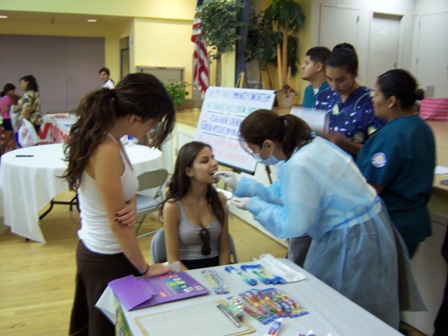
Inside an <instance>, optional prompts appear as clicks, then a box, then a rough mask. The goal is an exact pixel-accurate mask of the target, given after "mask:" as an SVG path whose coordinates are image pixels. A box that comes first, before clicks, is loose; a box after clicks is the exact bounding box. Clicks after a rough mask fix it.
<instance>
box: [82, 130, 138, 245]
mask: <svg viewBox="0 0 448 336" xmlns="http://www.w3.org/2000/svg"><path fill="white" fill-rule="evenodd" d="M109 137H110V138H112V139H113V140H114V141H115V142H116V140H115V138H113V137H112V136H111V135H110V134H109ZM120 156H121V161H122V162H123V165H124V171H123V174H122V175H121V177H120V180H121V187H122V189H123V196H124V199H125V200H126V201H129V200H130V199H131V198H132V197H133V196H134V195H135V193H136V192H137V190H138V180H137V175H136V174H135V172H134V170H133V169H132V166H131V165H130V163H129V160H128V159H127V156H126V153H125V152H124V151H123V149H120ZM78 198H79V204H80V209H81V214H80V216H81V229H80V230H79V231H78V237H79V239H81V240H82V241H83V243H84V245H85V246H86V247H87V248H88V249H89V250H91V251H93V252H96V253H101V254H116V253H120V252H122V250H121V248H120V246H119V245H118V242H117V240H116V239H115V236H114V234H113V233H112V230H111V228H110V226H109V223H108V220H107V217H106V210H105V209H104V206H103V203H102V202H101V198H100V195H99V192H98V188H97V185H96V181H95V180H94V179H93V178H92V177H91V176H90V175H89V174H88V173H87V172H86V171H85V170H84V172H83V173H82V177H81V184H80V186H79V189H78Z"/></svg>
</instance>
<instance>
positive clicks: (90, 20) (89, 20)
mask: <svg viewBox="0 0 448 336" xmlns="http://www.w3.org/2000/svg"><path fill="white" fill-rule="evenodd" d="M97 21H98V20H97V19H87V22H90V23H95V22H97Z"/></svg>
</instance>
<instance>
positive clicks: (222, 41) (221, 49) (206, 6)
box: [201, 0, 244, 86]
mask: <svg viewBox="0 0 448 336" xmlns="http://www.w3.org/2000/svg"><path fill="white" fill-rule="evenodd" d="M243 8H244V3H243V2H241V1H238V0H204V3H203V4H202V6H201V23H202V33H203V36H204V37H205V40H206V44H207V46H209V47H211V54H210V57H211V58H212V59H213V60H216V76H215V78H216V85H217V86H220V85H221V57H222V55H223V54H225V53H226V52H229V51H232V50H233V49H234V46H235V43H236V42H237V41H238V40H239V39H240V36H238V34H237V30H238V28H239V27H241V26H242V22H241V21H240V15H241V11H242V10H243Z"/></svg>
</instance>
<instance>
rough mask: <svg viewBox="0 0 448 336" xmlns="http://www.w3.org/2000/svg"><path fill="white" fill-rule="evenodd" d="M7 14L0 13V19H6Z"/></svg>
mask: <svg viewBox="0 0 448 336" xmlns="http://www.w3.org/2000/svg"><path fill="white" fill-rule="evenodd" d="M7 18H8V15H0V19H7Z"/></svg>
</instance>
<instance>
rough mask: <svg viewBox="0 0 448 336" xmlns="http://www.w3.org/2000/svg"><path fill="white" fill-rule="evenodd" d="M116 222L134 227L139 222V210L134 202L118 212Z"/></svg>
mask: <svg viewBox="0 0 448 336" xmlns="http://www.w3.org/2000/svg"><path fill="white" fill-rule="evenodd" d="M115 222H117V223H118V224H120V225H122V226H127V227H133V226H134V225H135V223H136V222H137V209H136V208H135V205H134V202H130V203H128V204H126V206H125V207H124V208H123V209H121V210H119V211H117V213H116V214H115Z"/></svg>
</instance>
